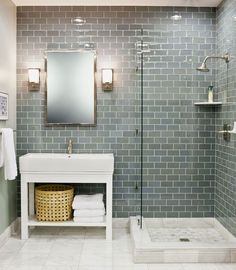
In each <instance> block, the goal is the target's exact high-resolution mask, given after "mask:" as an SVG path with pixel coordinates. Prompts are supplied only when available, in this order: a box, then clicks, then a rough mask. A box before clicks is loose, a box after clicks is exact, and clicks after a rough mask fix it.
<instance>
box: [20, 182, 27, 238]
mask: <svg viewBox="0 0 236 270" xmlns="http://www.w3.org/2000/svg"><path fill="white" fill-rule="evenodd" d="M28 237H29V232H28V185H27V182H25V181H24V180H23V179H22V180H21V239H22V240H26V239H28Z"/></svg>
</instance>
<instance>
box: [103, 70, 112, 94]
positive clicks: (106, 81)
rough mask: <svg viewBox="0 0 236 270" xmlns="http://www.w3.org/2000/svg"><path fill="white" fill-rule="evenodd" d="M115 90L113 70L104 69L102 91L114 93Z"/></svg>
mask: <svg viewBox="0 0 236 270" xmlns="http://www.w3.org/2000/svg"><path fill="white" fill-rule="evenodd" d="M112 88H113V70H112V69H102V89H103V90H104V91H112Z"/></svg>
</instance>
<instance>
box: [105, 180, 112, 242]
mask: <svg viewBox="0 0 236 270" xmlns="http://www.w3.org/2000/svg"><path fill="white" fill-rule="evenodd" d="M106 207H107V209H106V223H107V226H106V240H108V241H112V184H111V181H109V182H107V184H106Z"/></svg>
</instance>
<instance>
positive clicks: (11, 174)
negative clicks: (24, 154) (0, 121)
mask: <svg viewBox="0 0 236 270" xmlns="http://www.w3.org/2000/svg"><path fill="white" fill-rule="evenodd" d="M1 131H2V142H1V149H0V167H3V166H4V175H5V179H6V180H14V179H15V178H16V176H17V165H16V153H15V146H14V136H13V130H12V129H11V128H3V129H2V130H1Z"/></svg>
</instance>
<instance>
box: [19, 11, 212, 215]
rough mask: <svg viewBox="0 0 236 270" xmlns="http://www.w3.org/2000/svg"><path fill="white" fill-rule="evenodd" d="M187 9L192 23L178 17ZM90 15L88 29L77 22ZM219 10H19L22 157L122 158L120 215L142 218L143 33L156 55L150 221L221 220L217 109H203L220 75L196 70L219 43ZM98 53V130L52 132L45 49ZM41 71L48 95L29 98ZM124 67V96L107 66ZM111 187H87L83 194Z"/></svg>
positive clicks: (149, 112) (148, 150)
mask: <svg viewBox="0 0 236 270" xmlns="http://www.w3.org/2000/svg"><path fill="white" fill-rule="evenodd" d="M175 10H178V11H179V12H181V15H182V20H181V21H177V22H174V21H172V20H171V19H170V17H171V16H172V15H173V12H174V11H175ZM76 16H81V17H84V18H86V21H87V23H86V24H85V25H83V26H79V27H78V26H75V25H72V24H71V18H73V17H76ZM215 20H216V12H215V9H213V8H171V7H168V8H167V7H19V8H18V10H17V29H18V30H17V46H18V50H17V54H18V62H17V75H18V80H17V82H18V83H17V130H18V132H17V154H18V156H20V155H22V154H25V153H27V152H65V151H66V145H67V140H68V139H72V140H73V141H74V151H75V152H114V154H115V174H114V189H113V192H114V194H113V200H114V208H113V216H114V217H128V216H130V215H135V214H137V213H139V209H138V208H139V192H140V190H138V191H137V190H136V189H135V187H136V182H137V183H138V184H139V180H140V177H139V168H140V164H139V161H140V156H139V152H140V151H139V149H140V137H139V135H138V136H136V132H135V130H136V128H139V125H140V119H139V117H140V88H139V72H136V67H137V65H138V63H137V54H136V49H135V43H136V42H137V41H139V39H140V28H141V27H143V29H144V33H145V37H144V39H145V42H147V43H149V46H150V53H149V55H147V56H146V57H145V65H144V189H143V194H144V208H143V214H144V216H146V217H211V216H213V215H214V183H215V111H214V109H212V108H210V107H207V108H200V107H196V106H194V102H195V101H203V100H206V99H207V87H208V85H210V84H212V83H213V84H214V82H215V72H214V69H213V70H211V71H210V72H209V73H207V74H201V73H198V72H197V71H196V66H197V65H198V64H199V63H201V62H202V59H203V57H204V56H206V55H208V54H213V53H214V50H215V45H216V22H215ZM84 42H93V43H94V44H95V48H96V50H97V76H96V77H97V126H96V127H90V128H85V127H46V126H45V123H44V118H45V97H46V92H45V91H46V88H45V84H44V81H45V70H44V52H45V51H46V50H50V49H55V50H58V49H76V48H78V47H79V46H80V44H81V43H84ZM31 66H37V67H40V68H41V82H42V83H41V89H40V91H39V92H34V93H33V92H28V89H27V68H28V67H31ZM106 67H111V68H113V69H114V90H113V92H110V93H105V92H103V91H102V89H101V82H100V77H101V76H100V72H101V68H106ZM94 188H95V190H97V189H98V190H100V191H101V190H103V187H102V186H96V187H91V186H86V185H84V186H80V187H79V189H80V190H82V191H94Z"/></svg>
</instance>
